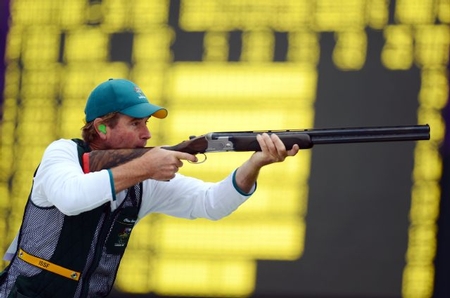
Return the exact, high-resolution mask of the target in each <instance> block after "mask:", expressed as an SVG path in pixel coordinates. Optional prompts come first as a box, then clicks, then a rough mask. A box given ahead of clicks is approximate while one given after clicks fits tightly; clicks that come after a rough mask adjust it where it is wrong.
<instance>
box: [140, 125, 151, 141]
mask: <svg viewBox="0 0 450 298" xmlns="http://www.w3.org/2000/svg"><path fill="white" fill-rule="evenodd" d="M151 137H152V134H151V133H150V130H149V129H148V127H145V128H144V130H143V133H142V138H143V139H146V140H148V139H150V138H151Z"/></svg>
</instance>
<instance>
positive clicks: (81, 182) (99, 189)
mask: <svg viewBox="0 0 450 298" xmlns="http://www.w3.org/2000/svg"><path fill="white" fill-rule="evenodd" d="M112 199H113V194H112V191H111V183H110V177H109V174H108V171H107V170H102V171H99V172H93V173H88V174H85V173H83V170H82V168H81V165H80V162H79V159H78V150H77V145H76V144H75V142H73V141H71V140H63V139H61V140H58V141H55V142H53V143H52V144H50V145H49V146H48V147H47V149H46V150H45V152H44V155H43V158H42V161H41V164H40V165H39V169H38V171H37V173H36V176H35V178H34V181H33V191H32V195H31V200H32V201H33V203H34V204H36V205H37V206H40V207H51V206H56V208H58V209H59V210H60V211H61V212H62V213H64V214H66V215H77V214H80V213H82V212H85V211H89V210H92V209H94V208H96V207H98V206H101V205H102V204H104V203H107V202H111V201H112Z"/></svg>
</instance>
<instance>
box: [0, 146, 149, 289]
mask: <svg viewBox="0 0 450 298" xmlns="http://www.w3.org/2000/svg"><path fill="white" fill-rule="evenodd" d="M74 141H75V142H76V143H77V145H78V153H79V157H80V161H81V156H82V154H83V153H84V152H88V151H90V149H89V147H88V146H87V145H86V144H85V143H84V142H83V141H81V140H78V139H74ZM141 189H142V183H140V184H138V185H135V186H133V187H131V188H129V189H128V193H127V195H126V198H125V199H124V201H123V202H122V204H121V205H120V207H119V208H117V209H116V210H115V211H111V206H110V203H106V204H104V205H102V206H100V207H97V208H95V209H93V210H90V211H87V212H84V213H81V214H79V215H76V216H66V215H64V214H63V213H61V212H60V211H59V210H58V209H57V208H56V207H48V208H44V207H38V206H36V205H34V204H33V202H32V201H31V199H30V197H29V198H28V201H27V204H26V206H25V212H24V217H23V222H22V226H21V228H20V233H19V240H18V251H17V254H16V256H15V257H14V258H13V260H12V261H11V263H10V264H9V265H8V267H7V268H6V269H5V270H4V271H3V272H2V273H1V275H0V297H8V298H16V297H17V298H21V297H27V298H31V297H40V298H43V297H105V296H107V295H108V294H109V292H110V291H111V289H112V287H113V284H114V280H115V278H116V274H117V270H118V267H119V263H120V261H121V259H122V256H123V254H124V252H125V248H126V246H127V243H128V239H129V237H130V234H131V231H132V229H133V226H134V224H135V223H136V220H137V216H138V211H139V208H140V205H141V199H142V192H141ZM30 196H31V195H30Z"/></svg>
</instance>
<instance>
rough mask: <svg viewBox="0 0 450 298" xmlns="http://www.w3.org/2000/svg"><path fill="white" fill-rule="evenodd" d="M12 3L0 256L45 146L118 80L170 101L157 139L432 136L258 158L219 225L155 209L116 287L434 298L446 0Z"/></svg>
mask: <svg viewBox="0 0 450 298" xmlns="http://www.w3.org/2000/svg"><path fill="white" fill-rule="evenodd" d="M7 2H8V4H9V5H8V7H9V22H8V31H7V35H6V39H5V40H6V46H5V64H4V66H5V68H4V78H5V80H4V87H3V90H2V92H3V97H2V98H3V99H2V102H1V104H2V108H1V111H2V119H1V122H0V131H1V134H0V138H1V140H0V152H1V157H0V160H1V162H0V168H1V169H0V173H1V175H0V197H1V199H0V213H1V214H4V216H3V217H2V219H0V234H1V235H4V236H3V237H1V239H0V247H1V248H2V251H5V250H6V249H7V248H8V246H9V243H10V242H11V241H12V239H13V238H14V237H15V235H16V234H17V231H18V229H19V227H20V223H21V220H22V215H23V208H24V205H25V203H26V200H27V197H28V194H29V191H30V188H31V182H32V175H33V172H34V170H35V169H36V167H37V166H38V164H39V162H40V159H41V158H42V153H43V152H44V150H45V148H46V146H47V145H48V144H49V143H50V142H52V141H53V140H56V139H58V138H76V137H80V135H81V131H80V128H81V127H82V126H83V118H84V113H83V111H84V104H85V102H86V98H87V96H88V95H89V93H90V91H91V90H92V89H93V88H94V87H95V86H96V85H98V84H99V83H101V82H103V81H106V80H108V79H109V78H126V79H130V80H132V81H134V82H136V83H137V84H138V85H139V86H140V87H141V89H142V90H143V92H144V93H145V94H146V95H147V97H148V98H149V99H150V101H151V102H153V103H155V104H158V105H162V106H164V107H166V108H167V109H168V111H169V116H168V117H167V118H166V119H163V120H159V119H151V120H150V121H149V123H148V126H149V129H150V131H151V133H152V139H151V140H150V142H149V144H148V145H149V146H156V145H161V144H173V145H175V144H177V143H179V142H181V141H183V140H186V139H188V138H189V136H191V135H201V134H205V133H208V132H214V131H240V130H242V131H249V130H286V129H311V128H344V127H378V126H396V125H416V124H429V125H430V127H431V139H430V140H429V141H418V142H392V143H364V144H339V145H317V146H315V147H314V148H312V149H310V150H302V151H300V152H299V154H298V155H297V156H295V157H293V158H289V159H288V160H286V161H285V162H284V163H281V164H275V165H271V166H270V167H267V168H264V169H263V171H262V172H261V175H260V177H259V179H258V187H257V191H256V192H255V194H254V195H253V196H252V197H251V198H250V199H249V201H248V202H246V203H245V204H243V205H242V206H241V207H240V208H239V209H238V210H237V211H236V212H234V213H233V214H232V215H230V216H229V217H227V218H224V219H222V220H219V221H208V220H204V219H197V220H185V219H179V218H174V217H169V216H167V215H164V214H151V215H149V216H147V217H146V218H143V219H141V220H140V222H139V224H138V225H137V226H136V228H135V229H134V232H133V236H132V237H131V239H130V243H129V245H128V248H127V251H126V253H125V256H124V259H123V261H122V263H121V266H120V269H119V272H118V274H117V278H116V282H115V286H114V291H113V293H111V297H134V296H136V297H137V296H139V297H142V295H148V296H152V297H155V296H157V297H166V296H167V297H170V296H176V297H281V296H282V295H284V296H288V297H289V296H292V297H329V298H334V297H336V298H337V297H349V298H350V297H359V298H363V297H371V298H374V297H377V298H378V297H379V298H392V297H406V298H410V297H411V298H416V297H417V298H422V297H423V298H425V297H432V294H433V292H434V281H435V271H436V270H435V265H434V259H435V257H436V247H437V231H438V229H437V220H438V216H439V206H440V200H441V187H440V179H441V175H442V168H443V163H442V158H441V155H440V152H439V148H440V145H441V143H442V142H443V140H444V135H445V122H444V119H443V118H442V113H441V111H442V110H443V109H444V108H445V106H446V104H447V101H448V91H449V83H448V70H447V65H448V63H449V46H450V31H449V29H450V8H449V7H450V1H449V0H434V1H433V0H423V1H407V0H396V1H389V0H351V1H349V0H314V1H310V0H284V1H275V0H260V1H252V0H234V1H221V0H208V1H200V0H152V1H149V0H132V1H124V0H65V1H58V0H41V1H33V0H8V1H7ZM5 6H6V5H5ZM1 86H2V85H0V87H1ZM251 154H252V153H251V152H241V153H231V152H228V153H209V154H207V160H206V162H204V163H202V164H188V163H185V166H184V167H183V168H182V169H180V170H181V173H182V174H185V175H189V176H195V177H198V178H200V179H203V180H205V181H219V180H221V179H223V178H224V177H226V176H227V175H229V174H230V173H231V172H232V171H233V170H235V169H236V168H237V167H238V166H239V165H240V164H241V163H242V162H244V161H245V160H246V159H248V158H249V157H250V155H251ZM2 265H3V267H5V266H6V265H7V262H6V261H4V262H3V263H2Z"/></svg>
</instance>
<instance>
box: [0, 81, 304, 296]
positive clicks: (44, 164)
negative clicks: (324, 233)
mask: <svg viewBox="0 0 450 298" xmlns="http://www.w3.org/2000/svg"><path fill="white" fill-rule="evenodd" d="M85 115H86V124H85V126H84V127H83V132H82V136H83V140H84V141H81V140H65V139H61V140H57V141H55V142H53V143H52V144H50V145H49V146H48V148H47V149H46V150H45V152H44V155H43V158H42V161H41V163H40V165H39V167H38V169H37V171H36V173H35V177H34V180H33V187H32V190H31V194H30V197H29V199H28V202H27V205H26V207H25V213H24V218H23V222H22V226H21V229H20V232H19V234H18V236H17V237H16V239H15V240H14V242H13V244H11V246H10V248H9V249H8V252H7V254H6V255H5V258H6V259H8V260H10V261H11V262H10V264H9V265H8V267H7V268H6V269H5V270H4V271H3V272H2V274H1V276H0V297H105V296H107V295H108V294H109V292H110V291H111V289H112V286H113V284H114V280H115V276H116V273H117V270H118V267H119V263H120V260H121V258H122V256H123V254H124V252H125V248H126V245H127V242H128V239H129V236H130V234H131V231H132V229H133V227H134V225H135V223H136V222H137V221H138V220H139V219H141V218H142V217H144V216H145V215H147V214H149V213H154V212H157V213H164V214H168V215H172V216H176V217H182V218H189V219H194V218H207V219H211V220H217V219H220V218H223V217H225V216H227V215H229V214H230V213H231V212H233V211H234V210H236V208H238V207H239V206H240V205H241V204H242V203H243V202H245V201H246V200H247V199H248V198H249V197H250V195H251V194H252V193H253V192H254V191H255V189H256V179H257V177H258V174H259V172H260V170H261V168H262V167H264V166H266V165H269V164H271V163H275V162H281V161H283V160H284V159H285V158H286V157H287V156H294V155H296V154H297V152H298V150H299V147H298V146H297V145H295V146H294V147H293V148H292V149H291V150H289V151H287V150H286V148H285V146H284V144H283V143H282V142H281V141H280V139H279V138H278V137H277V136H276V135H274V134H272V135H270V136H269V135H267V134H262V135H258V136H257V140H258V142H259V144H260V146H261V150H262V151H260V152H255V153H253V154H252V155H251V157H250V158H249V159H248V160H247V161H246V162H245V163H243V164H242V165H241V166H240V167H239V168H237V170H235V171H234V172H233V173H231V174H230V175H229V176H228V177H226V178H225V179H224V180H222V181H220V182H217V183H210V182H203V181H200V180H198V179H195V178H192V177H186V176H183V175H181V174H178V173H177V172H178V169H179V168H180V167H181V166H182V165H183V161H191V162H195V161H197V158H196V157H195V156H194V155H191V154H188V153H183V152H178V151H170V150H165V149H162V148H160V147H156V148H154V149H152V150H149V151H148V152H147V153H145V154H144V155H143V156H141V157H138V158H136V159H134V160H131V161H129V162H127V163H125V164H122V165H119V166H116V167H113V168H110V169H104V170H101V171H97V172H92V173H88V174H85V173H83V170H82V168H81V158H80V157H81V155H82V153H84V152H87V151H90V150H102V149H117V148H140V147H144V146H145V145H146V143H147V140H148V139H150V137H151V134H150V132H149V130H148V128H147V121H148V120H149V118H150V117H151V116H153V117H156V118H165V117H166V116H167V110H166V109H164V108H162V107H158V106H156V105H153V104H151V103H150V102H149V101H148V100H147V98H146V97H145V95H144V93H143V92H142V91H141V90H140V89H139V87H138V86H136V85H135V84H134V83H132V82H130V81H128V80H123V79H114V80H113V79H110V80H108V81H106V82H104V83H102V84H100V85H99V86H97V87H96V88H95V89H94V90H93V91H92V93H91V94H90V96H89V98H88V100H87V103H86V107H85Z"/></svg>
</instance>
